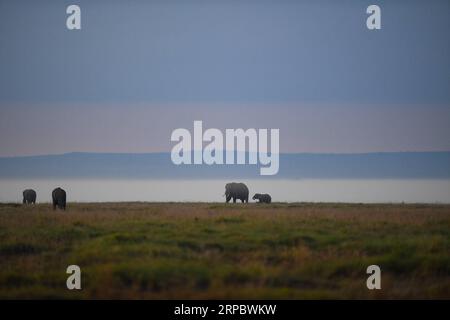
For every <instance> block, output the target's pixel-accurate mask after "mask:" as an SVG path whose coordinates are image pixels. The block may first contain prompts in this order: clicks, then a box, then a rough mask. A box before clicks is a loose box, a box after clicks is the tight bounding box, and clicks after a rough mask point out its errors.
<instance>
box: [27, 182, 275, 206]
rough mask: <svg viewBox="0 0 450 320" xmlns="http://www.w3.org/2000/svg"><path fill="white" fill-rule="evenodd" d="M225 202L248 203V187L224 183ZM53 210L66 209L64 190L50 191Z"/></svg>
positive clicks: (261, 197)
mask: <svg viewBox="0 0 450 320" xmlns="http://www.w3.org/2000/svg"><path fill="white" fill-rule="evenodd" d="M224 196H226V202H227V203H228V202H230V200H231V199H233V203H236V200H241V201H242V203H248V196H249V191H248V187H247V186H246V185H245V184H244V183H236V182H231V183H227V184H226V185H225V194H224ZM252 199H253V200H258V202H259V203H271V202H272V198H271V197H270V195H268V194H261V193H256V194H255V195H254V196H253V198H252ZM22 202H23V204H35V203H36V191H34V190H33V189H26V190H24V191H23V201H22ZM52 203H53V210H56V208H59V209H61V210H66V191H64V190H63V189H61V188H59V187H58V188H56V189H55V190H53V192H52Z"/></svg>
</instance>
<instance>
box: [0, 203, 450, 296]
mask: <svg viewBox="0 0 450 320" xmlns="http://www.w3.org/2000/svg"><path fill="white" fill-rule="evenodd" d="M73 264H75V265H78V266H80V268H81V279H82V280H81V282H82V290H68V289H67V288H66V279H67V277H68V276H69V275H68V274H66V268H67V267H68V266H69V265H73ZM372 264H376V265H378V266H380V268H381V286H382V288H381V290H368V289H367V287H366V280H367V277H368V276H369V275H368V274H366V268H367V267H368V266H369V265H372ZM0 298H2V299H10V298H19V299H38V298H54V299H89V298H94V299H109V298H117V299H229V298H230V299H231V298H233V299H254V298H262V299H316V298H319V299H345V298H348V299H356V298H358V299H392V298H393V299H403V298H404V299H417V298H421V299H450V205H439V204H346V203H272V204H269V205H263V204H255V203H252V204H222V203H145V202H136V203H69V204H68V209H67V211H59V210H56V211H53V210H52V208H51V205H50V204H37V205H28V206H25V205H22V204H16V203H9V204H8V203H4V204H0Z"/></svg>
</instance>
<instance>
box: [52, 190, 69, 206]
mask: <svg viewBox="0 0 450 320" xmlns="http://www.w3.org/2000/svg"><path fill="white" fill-rule="evenodd" d="M52 200H53V210H56V207H58V208H59V209H61V210H66V192H65V191H64V190H63V189H61V188H59V187H58V188H56V189H55V190H53V192H52Z"/></svg>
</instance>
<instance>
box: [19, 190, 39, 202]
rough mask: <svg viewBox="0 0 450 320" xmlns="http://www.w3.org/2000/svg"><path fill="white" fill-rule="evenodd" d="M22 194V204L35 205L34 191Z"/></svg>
mask: <svg viewBox="0 0 450 320" xmlns="http://www.w3.org/2000/svg"><path fill="white" fill-rule="evenodd" d="M22 194H23V201H22V203H23V204H31V203H32V204H35V203H36V191H34V190H33V189H26V190H24V191H23V192H22Z"/></svg>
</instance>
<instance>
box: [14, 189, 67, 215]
mask: <svg viewBox="0 0 450 320" xmlns="http://www.w3.org/2000/svg"><path fill="white" fill-rule="evenodd" d="M22 194H23V201H22V203H23V204H35V203H36V191H34V190H33V189H26V190H24V191H23V193H22ZM52 203H53V210H56V208H57V207H58V208H59V209H61V210H66V191H64V190H63V189H61V188H59V187H58V188H56V189H55V190H53V192H52Z"/></svg>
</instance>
